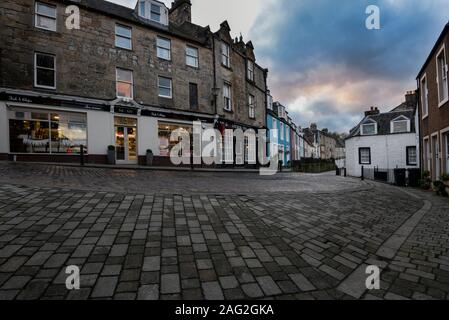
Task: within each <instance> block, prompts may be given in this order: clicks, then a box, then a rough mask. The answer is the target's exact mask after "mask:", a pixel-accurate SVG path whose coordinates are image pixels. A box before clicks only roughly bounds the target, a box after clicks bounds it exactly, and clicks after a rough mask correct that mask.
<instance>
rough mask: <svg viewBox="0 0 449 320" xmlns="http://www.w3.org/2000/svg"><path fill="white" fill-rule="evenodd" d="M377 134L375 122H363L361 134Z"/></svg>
mask: <svg viewBox="0 0 449 320" xmlns="http://www.w3.org/2000/svg"><path fill="white" fill-rule="evenodd" d="M375 134H377V124H376V123H375V122H371V123H365V124H363V125H362V135H363V136H369V135H375Z"/></svg>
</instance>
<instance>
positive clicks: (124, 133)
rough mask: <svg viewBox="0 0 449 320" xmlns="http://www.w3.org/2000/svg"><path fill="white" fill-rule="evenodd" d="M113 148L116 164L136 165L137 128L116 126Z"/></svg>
mask: <svg viewBox="0 0 449 320" xmlns="http://www.w3.org/2000/svg"><path fill="white" fill-rule="evenodd" d="M116 122H117V121H116ZM120 122H124V121H120ZM115 148H116V159H117V163H118V164H137V127H136V126H133V125H131V126H125V125H116V127H115Z"/></svg>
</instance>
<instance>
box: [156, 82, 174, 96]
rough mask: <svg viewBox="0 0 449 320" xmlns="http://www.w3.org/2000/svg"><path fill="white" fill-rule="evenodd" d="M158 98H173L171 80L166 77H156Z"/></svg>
mask: <svg viewBox="0 0 449 320" xmlns="http://www.w3.org/2000/svg"><path fill="white" fill-rule="evenodd" d="M158 88H159V97H162V98H169V99H171V98H172V97H173V89H172V79H170V78H166V77H158Z"/></svg>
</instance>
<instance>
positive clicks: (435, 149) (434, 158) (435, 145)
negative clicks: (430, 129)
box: [432, 135, 441, 181]
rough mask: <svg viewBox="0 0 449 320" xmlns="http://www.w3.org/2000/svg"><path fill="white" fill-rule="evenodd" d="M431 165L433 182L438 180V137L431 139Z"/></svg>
mask: <svg viewBox="0 0 449 320" xmlns="http://www.w3.org/2000/svg"><path fill="white" fill-rule="evenodd" d="M432 162H433V163H432V164H433V169H434V170H433V173H434V176H433V179H434V181H436V180H438V179H439V178H440V175H441V173H440V145H439V142H438V135H435V136H433V137H432Z"/></svg>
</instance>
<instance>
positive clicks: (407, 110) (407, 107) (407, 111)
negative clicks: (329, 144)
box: [346, 102, 416, 139]
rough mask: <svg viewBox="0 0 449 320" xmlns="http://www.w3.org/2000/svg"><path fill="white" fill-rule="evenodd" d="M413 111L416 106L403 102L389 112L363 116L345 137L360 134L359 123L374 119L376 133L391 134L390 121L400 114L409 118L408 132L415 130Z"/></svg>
mask: <svg viewBox="0 0 449 320" xmlns="http://www.w3.org/2000/svg"><path fill="white" fill-rule="evenodd" d="M415 112H416V106H414V105H413V104H410V103H406V102H404V103H402V104H400V105H399V106H397V107H396V108H394V109H392V110H391V111H389V112H385V113H380V114H377V115H369V116H365V117H364V118H363V119H362V121H360V123H359V124H358V125H357V126H356V127H354V128H353V129H351V131H350V133H349V136H348V137H347V138H346V139H350V138H353V137H357V136H361V133H360V127H361V125H362V124H365V123H370V122H372V121H375V122H376V123H377V135H388V134H392V133H391V132H390V131H391V127H390V123H391V121H393V120H394V119H396V118H398V117H400V116H405V117H406V118H408V119H410V130H411V131H410V132H416V128H415V121H414V118H415Z"/></svg>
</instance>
